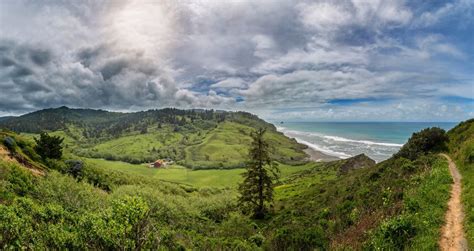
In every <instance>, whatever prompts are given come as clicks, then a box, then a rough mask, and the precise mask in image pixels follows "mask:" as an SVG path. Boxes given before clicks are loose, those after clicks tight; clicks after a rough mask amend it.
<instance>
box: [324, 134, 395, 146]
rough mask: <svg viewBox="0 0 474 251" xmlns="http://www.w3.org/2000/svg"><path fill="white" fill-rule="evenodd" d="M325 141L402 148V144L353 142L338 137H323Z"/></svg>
mask: <svg viewBox="0 0 474 251" xmlns="http://www.w3.org/2000/svg"><path fill="white" fill-rule="evenodd" d="M323 137H324V138H326V139H330V140H334V141H339V142H351V143H360V144H366V145H377V146H395V147H402V146H403V144H395V143H383V142H373V141H369V140H355V139H346V138H343V137H338V136H323Z"/></svg>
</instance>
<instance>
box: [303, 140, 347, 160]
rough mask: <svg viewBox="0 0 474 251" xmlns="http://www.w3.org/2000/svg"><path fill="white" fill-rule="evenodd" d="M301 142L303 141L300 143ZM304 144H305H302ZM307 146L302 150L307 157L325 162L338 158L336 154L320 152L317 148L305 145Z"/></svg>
mask: <svg viewBox="0 0 474 251" xmlns="http://www.w3.org/2000/svg"><path fill="white" fill-rule="evenodd" d="M300 144H303V143H300ZM303 145H305V144H303ZM306 146H307V147H308V148H306V149H304V152H305V153H306V154H307V155H308V156H309V159H310V160H312V161H316V162H327V161H334V160H340V158H338V157H336V156H331V155H328V154H325V153H322V152H320V151H318V150H315V149H314V148H312V147H311V146H308V145H306Z"/></svg>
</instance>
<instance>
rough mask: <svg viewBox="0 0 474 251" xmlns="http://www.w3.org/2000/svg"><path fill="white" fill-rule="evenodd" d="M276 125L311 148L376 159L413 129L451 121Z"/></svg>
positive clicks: (447, 125) (448, 126)
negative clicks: (363, 155) (361, 154)
mask: <svg viewBox="0 0 474 251" xmlns="http://www.w3.org/2000/svg"><path fill="white" fill-rule="evenodd" d="M275 125H276V127H277V129H278V130H279V131H280V132H283V133H284V134H285V135H287V136H288V137H291V138H295V139H296V140H297V141H298V142H300V143H303V144H306V145H308V146H309V147H311V148H313V149H314V150H317V151H320V152H322V153H325V154H327V155H331V156H335V157H339V158H341V159H344V158H348V157H351V156H355V155H357V154H360V153H365V154H366V155H367V156H369V157H370V158H372V159H374V160H375V161H377V162H380V161H382V160H386V159H388V158H390V157H391V156H392V155H393V154H394V153H396V152H397V151H398V150H399V149H400V147H402V146H403V144H404V143H406V141H407V140H408V139H409V138H410V136H411V135H412V133H414V132H418V131H420V130H421V129H424V128H427V127H434V126H436V127H440V128H443V129H445V130H449V129H451V128H453V127H454V126H455V125H456V123H452V122H285V123H283V124H281V123H275Z"/></svg>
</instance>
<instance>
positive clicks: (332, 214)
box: [0, 115, 474, 250]
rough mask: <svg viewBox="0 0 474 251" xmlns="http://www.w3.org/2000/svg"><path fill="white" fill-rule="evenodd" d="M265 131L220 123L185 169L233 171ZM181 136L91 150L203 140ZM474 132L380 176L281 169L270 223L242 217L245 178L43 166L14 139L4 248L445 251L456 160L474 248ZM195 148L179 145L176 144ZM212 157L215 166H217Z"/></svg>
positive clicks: (2, 165) (1, 227)
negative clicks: (253, 136)
mask: <svg viewBox="0 0 474 251" xmlns="http://www.w3.org/2000/svg"><path fill="white" fill-rule="evenodd" d="M111 116H115V115H111ZM120 116H122V115H120ZM255 121H258V120H253V119H252V120H250V121H247V122H245V123H244V122H238V120H231V119H228V118H226V119H224V121H221V122H216V127H214V128H211V129H210V130H208V131H206V133H205V134H203V135H202V138H199V139H200V141H197V140H196V143H195V144H193V145H187V146H186V147H187V148H184V152H185V157H186V159H185V160H184V161H189V162H191V161H193V162H197V161H201V158H204V159H203V160H202V161H209V162H212V163H214V162H215V161H221V160H222V161H223V159H222V156H220V155H219V151H221V150H222V149H224V150H223V151H224V152H230V151H231V152H232V154H233V155H232V158H238V157H239V155H238V154H240V153H239V150H238V149H239V148H238V146H240V145H241V144H245V141H246V139H245V137H244V136H245V135H246V133H245V132H241V131H239V130H242V129H244V131H245V129H247V128H253V126H255V125H252V124H251V123H249V122H252V123H256V122H255ZM74 126H75V127H76V128H78V130H83V128H86V127H87V126H84V127H79V126H77V125H76V124H74ZM172 126H173V124H165V125H162V126H161V128H160V130H158V128H157V130H156V131H154V129H153V128H151V127H147V130H149V131H147V132H146V133H144V134H130V135H128V134H127V133H124V135H121V136H120V137H110V138H107V137H105V136H109V135H103V139H107V140H104V141H103V142H101V141H100V140H99V139H98V138H88V137H85V138H87V139H91V140H94V139H96V140H97V142H93V143H91V145H87V146H83V147H82V149H93V148H97V151H98V152H99V151H106V150H108V149H109V148H111V147H112V146H113V145H115V144H119V143H120V142H113V140H115V141H120V140H122V141H124V142H126V143H125V144H130V143H131V142H132V141H133V140H129V139H128V138H127V137H132V138H133V137H137V139H140V140H142V141H143V142H144V143H141V144H147V143H146V140H148V139H147V137H141V138H140V137H139V136H140V135H149V136H154V137H160V136H161V135H166V134H170V135H174V136H176V135H181V136H182V137H183V138H184V137H185V136H188V137H189V140H190V141H191V140H193V138H192V137H190V136H189V135H191V134H184V133H182V132H183V131H179V132H175V131H174V128H173V127H172ZM71 128H72V127H69V126H68V127H67V130H71ZM166 128H167V129H166ZM183 128H184V127H182V128H181V129H183ZM473 128H474V123H473V121H472V120H471V121H467V122H464V123H461V124H460V125H458V126H457V127H455V128H454V129H452V130H451V131H449V132H448V133H447V134H446V135H447V136H448V138H449V142H448V143H447V145H446V144H445V143H446V142H444V141H438V140H444V138H445V137H444V136H443V137H438V136H439V135H440V134H439V133H441V132H440V131H439V130H433V129H427V130H423V131H422V132H420V133H417V134H414V135H413V136H412V138H411V139H410V140H409V142H408V143H407V144H406V145H405V147H404V148H403V149H402V151H401V152H400V153H398V154H396V155H394V157H392V158H390V159H388V160H386V161H383V162H381V163H377V164H374V163H373V161H371V160H370V159H369V158H367V157H366V156H364V155H359V156H356V157H353V158H350V159H346V160H340V161H333V162H328V163H315V162H308V163H306V164H304V165H300V166H298V167H295V166H290V165H285V164H281V165H280V167H281V169H282V177H281V178H280V180H279V182H278V184H277V186H276V187H275V201H274V203H273V205H272V210H271V213H270V214H269V215H268V217H267V218H265V219H263V220H254V219H251V218H249V217H248V216H246V215H244V214H242V213H241V211H240V208H239V206H238V204H237V195H238V194H237V190H236V184H237V183H238V182H239V181H240V179H241V176H240V174H241V172H242V169H232V170H219V169H210V170H190V169H185V168H182V167H180V166H179V165H178V166H175V167H172V168H169V169H162V170H159V169H150V168H146V167H145V166H144V165H140V164H130V163H124V162H117V161H110V160H103V159H102V160H100V159H93V158H82V157H78V156H77V155H75V152H74V151H73V148H72V147H70V151H66V152H65V156H64V157H63V158H62V159H61V160H49V159H47V160H43V159H41V158H39V156H38V155H37V154H36V152H35V151H34V148H33V146H34V143H33V142H32V140H31V134H20V135H18V134H16V133H13V132H10V131H2V132H0V233H2V234H1V235H0V247H1V248H2V249H54V248H58V249H59V248H68V249H94V250H95V249H112V250H117V249H199V250H201V249H206V250H216V249H217V250H228V249H232V250H235V249H236V250H315V249H316V250H318V249H319V250H328V249H329V250H402V249H404V250H436V249H438V239H439V235H440V228H441V226H442V225H443V223H444V215H445V212H446V208H447V201H448V199H449V196H450V186H451V183H452V179H451V177H450V174H449V171H448V168H447V162H446V160H445V159H444V158H441V157H439V156H438V152H439V151H448V152H449V154H450V155H451V156H452V157H453V159H455V160H456V161H457V162H458V165H460V168H461V171H462V173H463V175H464V179H463V182H464V187H463V192H464V194H463V196H464V197H463V199H464V203H465V210H466V230H467V231H466V232H467V236H468V239H469V240H471V242H472V226H473V224H472V222H473V221H472V219H473V218H472V204H470V203H471V201H473V200H472V191H473V190H472V184H471V183H472V180H473V178H472V177H473V176H472V173H473V172H471V171H472V168H471V167H472V149H473V136H472V135H473V133H472V132H473V130H474V129H473ZM181 129H180V130H181ZM67 130H64V129H63V130H59V131H56V132H55V134H61V135H63V136H65V137H67V140H66V141H65V144H77V141H78V140H76V139H74V138H73V137H71V136H70V135H71V134H69V133H72V132H71V131H68V132H67ZM183 130H184V129H183ZM269 130H271V129H269ZM174 133H175V134H174ZM198 133H199V131H197V132H196V133H195V135H196V136H195V137H196V138H198V137H199V136H198V135H197V134H198ZM442 133H443V135H444V132H442ZM73 134H74V133H72V135H73ZM274 135H276V136H274ZM278 135H280V134H278V133H275V134H269V136H268V140H269V141H272V140H277V141H278V142H280V140H281V142H284V141H283V140H288V141H291V140H290V139H287V138H284V139H278V138H277V139H275V138H273V137H280V136H278ZM163 137H164V136H163ZM183 138H178V137H176V138H175V139H174V138H173V137H169V141H168V142H176V141H181V140H182V139H183ZM167 139H168V138H167ZM433 139H435V140H434V141H433ZM107 142H108V143H107ZM103 144H109V145H103ZM171 144H172V143H171ZM272 144H273V145H275V144H277V143H275V142H273V143H272ZM100 145H102V146H100ZM163 145H168V143H167V142H166V141H165V143H163ZM156 147H159V146H158V145H157V146H156ZM275 148H277V147H275ZM236 149H237V150H236ZM283 149H287V150H288V149H291V148H283ZM117 151H119V149H117ZM186 151H191V152H192V153H193V154H194V155H186V154H187V153H186ZM280 151H281V150H280ZM200 152H206V153H209V154H211V155H209V157H208V159H207V157H200V156H199V153H200ZM275 152H276V153H274V154H282V155H284V154H286V153H285V152H283V151H281V152H280V153H278V150H275ZM196 153H197V154H196ZM414 153H416V154H414ZM204 156H205V155H204ZM408 157H409V158H408ZM242 158H243V157H242ZM290 160H291V159H290ZM199 165H203V164H201V163H199Z"/></svg>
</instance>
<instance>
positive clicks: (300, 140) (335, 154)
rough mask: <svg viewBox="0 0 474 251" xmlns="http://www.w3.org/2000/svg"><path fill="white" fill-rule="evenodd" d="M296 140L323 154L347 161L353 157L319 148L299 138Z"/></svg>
mask: <svg viewBox="0 0 474 251" xmlns="http://www.w3.org/2000/svg"><path fill="white" fill-rule="evenodd" d="M295 139H296V141H298V142H299V143H301V144H305V145H307V146H309V147H311V148H313V149H314V150H316V151H319V152H322V153H324V154H327V155H331V156H335V157H338V158H341V159H347V158H349V157H351V155H349V154H346V153H342V152H336V151H333V150H330V149H327V148H324V147H322V146H318V145H316V144H313V143H311V142H308V141H306V140H302V139H299V138H295Z"/></svg>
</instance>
